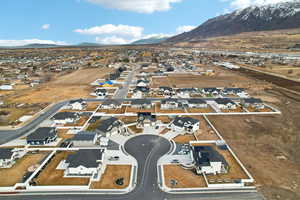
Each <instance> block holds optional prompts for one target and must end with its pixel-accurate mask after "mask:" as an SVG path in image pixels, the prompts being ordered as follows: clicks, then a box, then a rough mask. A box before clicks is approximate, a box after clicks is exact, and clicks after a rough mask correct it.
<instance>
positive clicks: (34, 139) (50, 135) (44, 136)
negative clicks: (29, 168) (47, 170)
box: [26, 127, 57, 145]
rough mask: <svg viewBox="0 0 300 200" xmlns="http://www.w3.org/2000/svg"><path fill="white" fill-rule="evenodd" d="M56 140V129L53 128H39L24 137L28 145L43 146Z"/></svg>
mask: <svg viewBox="0 0 300 200" xmlns="http://www.w3.org/2000/svg"><path fill="white" fill-rule="evenodd" d="M56 139H57V132H56V128H54V127H41V128H38V129H36V130H35V131H34V132H32V133H31V134H30V135H28V136H27V137H26V142H27V144H29V145H45V144H49V143H51V142H55V141H56Z"/></svg>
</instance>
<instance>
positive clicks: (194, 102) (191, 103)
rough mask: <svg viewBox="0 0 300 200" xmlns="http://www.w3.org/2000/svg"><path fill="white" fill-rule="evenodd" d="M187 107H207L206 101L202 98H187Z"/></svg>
mask: <svg viewBox="0 0 300 200" xmlns="http://www.w3.org/2000/svg"><path fill="white" fill-rule="evenodd" d="M187 107H188V108H207V107H208V105H207V103H206V101H204V100H202V99H188V100H187Z"/></svg>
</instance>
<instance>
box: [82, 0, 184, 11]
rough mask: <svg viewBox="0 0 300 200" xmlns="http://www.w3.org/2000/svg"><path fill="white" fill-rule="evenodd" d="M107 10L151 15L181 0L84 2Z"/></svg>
mask: <svg viewBox="0 0 300 200" xmlns="http://www.w3.org/2000/svg"><path fill="white" fill-rule="evenodd" d="M86 1H88V2H91V3H95V4H98V5H101V6H104V7H107V8H113V9H118V10H126V11H133V12H138V13H153V12H156V11H166V10H169V9H171V4H172V3H178V2H181V1H182V0H86Z"/></svg>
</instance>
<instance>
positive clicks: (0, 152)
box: [0, 148, 25, 168]
mask: <svg viewBox="0 0 300 200" xmlns="http://www.w3.org/2000/svg"><path fill="white" fill-rule="evenodd" d="M24 155H25V151H24V150H17V149H14V148H0V168H11V167H12V166H13V165H14V164H15V162H16V160H17V159H19V158H21V157H23V156H24Z"/></svg>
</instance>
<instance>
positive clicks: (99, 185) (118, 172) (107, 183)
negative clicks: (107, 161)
mask: <svg viewBox="0 0 300 200" xmlns="http://www.w3.org/2000/svg"><path fill="white" fill-rule="evenodd" d="M130 176H131V165H107V166H106V169H105V172H104V174H102V176H101V179H100V181H98V182H93V183H92V184H91V189H124V188H126V187H128V186H129V182H130ZM118 178H124V185H122V186H119V185H117V184H116V183H115V181H116V180H117V179H118Z"/></svg>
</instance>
